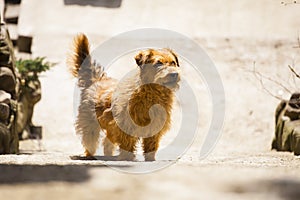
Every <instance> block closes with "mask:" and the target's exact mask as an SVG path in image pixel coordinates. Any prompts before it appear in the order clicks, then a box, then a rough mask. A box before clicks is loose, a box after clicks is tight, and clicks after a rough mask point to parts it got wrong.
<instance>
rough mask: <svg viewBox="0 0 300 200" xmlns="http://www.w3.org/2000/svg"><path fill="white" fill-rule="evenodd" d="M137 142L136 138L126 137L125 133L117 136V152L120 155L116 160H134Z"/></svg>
mask: <svg viewBox="0 0 300 200" xmlns="http://www.w3.org/2000/svg"><path fill="white" fill-rule="evenodd" d="M137 141H138V138H137V137H134V136H131V135H127V134H126V133H121V134H119V137H118V143H119V147H120V149H119V151H120V154H119V156H118V160H128V161H133V160H135V155H134V153H135V150H136V143H137Z"/></svg>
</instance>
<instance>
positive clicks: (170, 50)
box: [168, 49, 179, 67]
mask: <svg viewBox="0 0 300 200" xmlns="http://www.w3.org/2000/svg"><path fill="white" fill-rule="evenodd" d="M168 51H169V52H170V53H171V54H172V55H173V56H174V58H175V61H176V65H177V67H179V62H178V56H177V54H176V53H175V52H174V51H173V50H172V49H168Z"/></svg>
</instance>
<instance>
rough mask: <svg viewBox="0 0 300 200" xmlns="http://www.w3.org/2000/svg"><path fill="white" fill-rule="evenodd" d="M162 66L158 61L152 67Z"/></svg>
mask: <svg viewBox="0 0 300 200" xmlns="http://www.w3.org/2000/svg"><path fill="white" fill-rule="evenodd" d="M162 65H163V63H162V62H160V61H157V62H156V63H155V65H154V67H160V66H162Z"/></svg>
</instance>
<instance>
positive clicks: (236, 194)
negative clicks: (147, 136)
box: [0, 1, 300, 200]
mask: <svg viewBox="0 0 300 200" xmlns="http://www.w3.org/2000/svg"><path fill="white" fill-rule="evenodd" d="M53 2H57V1H53ZM126 2H127V1H123V2H122V6H121V8H120V9H121V11H120V12H121V14H122V15H125V14H126V12H128V13H130V12H129V11H128V10H127V11H126V9H129V10H130V9H133V8H136V7H142V8H143V9H144V13H145V12H146V11H147V8H148V9H149V8H151V6H153V4H154V3H153V4H151V3H147V6H145V7H143V3H140V4H141V5H138V3H132V4H131V3H128V2H127V3H126ZM129 2H130V1H129ZM154 2H156V1H154ZM196 2H198V1H191V3H188V4H187V5H184V6H183V7H184V9H187V10H188V8H189V9H191V13H194V15H195V16H199V15H200V17H202V15H203V14H199V15H197V14H195V13H196V11H195V10H197V9H192V8H193V3H195V7H197V6H198V7H199V9H200V10H201V11H202V10H206V8H207V9H208V8H209V9H208V10H207V13H209V10H214V9H213V8H216V7H218V6H215V7H214V6H213V5H212V3H208V2H209V1H203V3H202V4H201V3H196ZM199 2H200V1H199ZM201 2H202V1H201ZM204 2H206V3H204ZM228 2H229V3H228V5H226V6H224V9H223V10H222V9H221V7H220V10H221V11H220V13H221V14H220V13H219V14H218V15H217V19H219V21H220V22H224V23H227V25H226V26H225V25H224V27H223V26H221V27H220V29H221V31H220V33H219V32H218V31H216V30H217V29H216V28H215V27H216V26H217V24H218V23H215V24H209V25H207V24H205V23H203V22H202V21H200V22H197V23H199V24H200V25H201V24H202V25H204V26H205V25H206V30H205V31H203V32H204V33H203V34H195V33H194V31H197V32H198V33H199V32H201V30H199V29H200V28H195V27H194V28H190V27H189V28H187V29H189V30H187V29H185V27H186V24H184V25H182V26H181V27H179V25H178V26H175V25H174V27H173V29H175V30H177V31H180V30H182V32H184V33H185V34H187V35H188V36H190V37H191V38H192V39H194V40H195V41H196V42H197V43H198V44H199V45H201V46H202V48H203V49H204V50H205V51H206V52H207V54H208V56H209V57H210V58H211V59H212V60H213V61H214V63H215V66H216V67H217V69H218V71H219V74H220V76H221V79H222V81H223V86H224V89H225V97H226V99H225V105H226V116H225V121H224V126H223V130H222V134H221V137H220V138H219V140H218V142H217V145H216V147H215V148H214V150H213V151H212V152H211V153H210V154H209V155H208V156H207V157H206V158H205V159H199V154H200V149H201V145H202V143H203V138H204V137H205V134H206V133H207V130H208V127H209V123H210V119H211V103H210V97H209V92H208V88H207V87H206V86H205V83H204V82H205V81H204V80H199V79H197V78H195V77H193V76H192V73H191V72H192V71H191V70H190V69H191V68H190V67H189V65H188V63H185V62H183V65H182V68H185V69H184V70H183V72H184V74H183V75H184V77H185V78H186V79H187V80H189V81H190V82H191V83H194V85H195V87H194V88H195V91H196V92H197V94H198V95H197V97H198V103H199V105H200V109H201V112H200V113H201V114H200V116H201V117H200V120H199V133H198V135H197V136H196V138H195V139H194V141H193V143H192V145H191V146H190V148H189V149H188V150H187V152H186V153H185V154H184V155H183V156H182V157H181V158H180V159H179V160H177V161H176V162H175V164H173V165H171V166H169V167H166V168H164V169H161V170H158V171H156V172H152V173H145V174H129V173H124V172H120V171H118V170H115V169H112V168H110V167H107V165H112V166H115V167H117V168H119V169H124V170H125V171H126V170H127V169H131V168H134V167H136V165H137V163H138V164H141V165H143V163H142V162H140V161H139V162H117V161H111V160H108V161H107V160H105V159H99V160H80V159H76V156H79V155H81V154H82V152H83V149H82V147H81V144H80V140H79V138H78V137H77V136H76V135H75V131H74V128H73V122H74V111H73V106H74V103H73V100H74V98H73V97H74V85H75V80H74V79H72V78H71V76H70V75H69V73H68V71H67V69H66V64H65V59H66V52H67V51H68V45H69V44H70V41H71V39H72V36H73V35H74V33H76V32H78V31H76V29H75V25H76V24H75V25H74V26H72V25H73V22H70V23H71V28H70V30H71V31H69V32H68V31H67V30H66V29H62V28H59V25H57V24H56V25H57V26H55V25H53V27H54V28H53V29H51V28H49V27H48V28H45V29H44V30H43V29H42V28H41V29H40V30H39V31H33V33H34V34H35V35H34V36H35V38H34V41H33V56H40V55H43V56H48V58H49V59H50V60H51V61H53V62H56V63H57V64H56V65H55V66H54V67H53V68H52V69H51V70H50V71H48V72H46V73H44V74H42V75H41V82H42V95H43V97H42V100H41V101H40V102H39V103H38V104H37V106H36V110H35V115H34V123H35V124H37V125H42V126H43V139H42V140H41V141H40V142H38V141H23V142H21V144H20V148H21V153H20V155H1V156H0V171H1V172H0V194H1V199H32V200H35V199H37V200H39V199H230V200H232V199H249V200H250V199H251V200H253V199H274V200H277V199H278V200H279V199H285V200H297V199H300V190H299V188H300V171H299V170H300V160H299V159H300V158H299V157H297V156H294V155H293V154H292V153H289V152H276V151H271V141H272V138H273V134H274V112H275V108H276V106H277V104H278V103H279V100H277V99H275V98H273V97H271V96H270V95H269V94H267V93H266V92H265V91H264V90H263V89H262V86H261V84H260V83H259V81H258V80H257V79H256V78H255V76H254V74H253V72H252V71H253V67H254V66H255V67H256V70H257V71H259V72H261V73H262V74H264V75H265V76H268V77H275V79H276V80H278V81H279V82H281V83H283V84H284V85H286V86H287V87H288V88H289V89H290V90H291V91H297V90H299V87H297V85H298V83H299V81H297V80H295V78H294V77H293V76H292V75H291V73H290V71H289V69H288V67H287V66H288V65H294V66H295V67H296V69H297V66H298V69H299V71H300V66H299V59H300V48H294V47H295V46H297V45H298V44H297V37H296V35H297V30H298V29H297V27H295V26H297V25H299V23H300V21H299V18H297V17H295V18H293V16H297V15H298V14H296V12H295V10H296V9H298V10H299V9H300V7H299V5H295V6H294V7H289V8H286V7H280V6H282V5H280V2H276V3H277V4H278V5H277V4H276V6H273V5H269V3H270V2H272V1H264V3H263V4H262V7H260V6H259V3H258V2H259V1H251V2H253V4H255V5H256V6H254V5H252V7H249V8H250V10H255V9H256V11H257V12H255V13H251V12H250V13H248V12H246V10H247V9H246V8H247V6H248V5H251V3H250V1H245V3H237V4H236V7H234V5H235V4H234V3H235V1H228ZM246 2H247V3H246ZM216 3H218V2H216ZM219 3H220V2H219ZM53 4H54V5H53V6H54V7H55V6H58V4H56V3H53ZM128 4H129V5H131V6H128ZM150 4H151V5H150ZM132 5H135V6H132ZM171 5H172V6H174V5H173V4H172V3H171ZM267 5H269V7H268V6H267ZM27 6H28V5H27ZM70 6H71V7H74V10H78V9H79V7H78V6H76V5H70ZM167 6H170V5H169V4H168V3H165V4H162V5H161V7H159V6H157V7H159V8H160V9H158V8H157V9H158V10H159V11H157V12H159V13H158V14H161V12H162V11H161V9H163V8H166V7H167ZM291 6H292V5H291ZM297 6H298V7H297ZM44 7H46V5H45V4H44V3H43V4H42V5H41V7H40V8H41V9H42V8H44ZM186 7H187V8H186ZM80 8H81V9H86V10H88V9H90V10H91V13H92V14H90V16H89V17H87V18H85V17H83V18H84V19H90V17H92V16H97V13H94V12H96V11H95V9H96V8H94V7H80ZM229 8H230V9H231V10H230V9H229ZM240 8H243V9H241V11H240V12H238V11H237V10H238V9H240ZM271 8H272V9H271ZM99 9H103V10H104V11H103V12H104V14H105V15H112V16H113V18H112V19H113V21H114V22H116V21H117V19H118V17H117V16H116V15H117V14H116V13H117V12H118V11H117V9H118V8H114V9H115V10H113V11H112V12H113V13H109V11H106V10H105V9H107V8H99ZM228 9H229V10H230V11H232V13H233V14H231V15H230V17H228V16H227V15H228V13H229V14H230V13H231V12H229V11H228V13H227V15H226V12H225V11H224V10H228ZM268 9H271V10H268ZM281 9H290V10H289V12H287V11H286V10H285V11H283V10H281ZM214 11H215V12H217V11H216V10H214ZM277 11H278V12H277ZM24 12H25V11H24ZM39 12H42V11H41V10H40V11H39ZM59 12H63V11H59ZM68 12H72V11H71V10H66V13H68ZM106 12H107V13H106ZM223 12H224V13H223ZM243 12H244V14H243ZM222 13H223V15H222ZM276 13H279V14H278V16H276ZM48 14H49V13H48ZM104 14H103V13H102V14H101V13H100V14H99V13H98V15H100V16H101V15H104ZM181 14H182V13H181ZM53 15H55V11H53ZM61 15H63V14H61ZM66 15H67V14H66ZM81 15H82V13H81ZM132 15H133V16H134V14H132ZM191 15H192V14H190V13H189V14H187V17H186V18H189V17H190V16H191ZM257 15H258V16H264V17H265V18H263V19H264V20H265V22H267V24H265V26H264V25H263V24H264V23H261V22H259V23H254V22H255V20H258V19H257ZM49 16H50V14H49ZM74 16H76V15H74ZM147 16H148V15H147V14H144V15H143V18H142V20H144V21H146V22H147V21H149V17H147ZM178 16H179V14H178ZM232 16H243V17H244V18H243V19H245V20H246V21H245V24H242V25H238V24H236V22H238V21H232V20H230V19H231V18H232ZM251 16H253V19H254V22H253V21H251ZM271 16H273V17H274V19H272V18H271ZM281 17H283V19H282V18H281ZM47 19H48V20H49V17H48V18H47V17H45V20H47ZM212 19H214V16H213V15H212V14H210V15H209V17H208V21H211V20H212ZM122 20H123V21H124V20H126V19H122ZM122 20H121V19H120V21H122ZM181 20H183V19H181ZM198 20H199V19H198ZM268 20H269V21H268ZM290 20H294V21H290ZM50 21H51V20H50ZM53 21H54V20H53ZM35 22H39V23H40V21H38V19H36V20H35ZM54 22H55V23H57V21H54ZM54 22H53V23H54ZM276 22H277V23H278V24H279V25H282V26H284V24H285V22H286V26H287V27H286V30H281V29H285V27H281V28H279V27H277V26H276ZM33 23H34V22H33ZM101 23H103V22H101ZM116 23H120V24H121V22H116ZM141 23H142V22H141ZM157 23H159V22H157ZM195 23H196V22H195ZM197 23H196V24H197ZM231 23H232V24H231ZM252 23H253V24H255V26H258V27H259V26H261V28H262V30H258V31H257V32H255V28H257V27H255V28H253V29H251V27H254V25H253V26H252ZM260 23H261V24H260ZM61 24H64V22H62V23H61ZM166 24H168V23H166ZM191 24H192V25H194V24H193V22H191ZM230 24H231V25H230ZM152 25H153V24H152ZM213 25H215V26H213ZM153 26H154V25H153ZM158 26H159V27H164V24H163V22H161V24H159V25H158ZM83 27H84V28H83V29H85V31H86V32H87V34H88V35H89V36H90V39H91V41H92V43H93V45H94V46H96V45H97V44H99V43H100V42H102V41H103V40H105V39H107V38H109V37H110V36H111V35H115V34H116V33H118V31H115V32H114V28H115V27H116V25H114V26H113V27H114V28H111V29H109V28H108V29H109V30H106V31H105V34H100V33H99V34H98V35H97V31H96V30H95V29H92V28H91V27H88V25H85V26H83ZM130 27H131V26H129V28H130ZM137 27H139V26H137ZM150 27H151V26H150ZM209 27H213V28H211V29H209ZM226 27H227V29H226ZM228 27H230V28H228ZM239 27H240V28H241V32H240V33H239V34H237V35H238V36H236V35H234V34H232V32H235V33H236V32H238V29H239ZM299 27H300V26H298V28H299ZM133 28H136V27H133ZM165 28H172V26H171V27H170V26H165ZM58 29H59V30H60V31H58ZM78 29H80V28H78ZM248 29H249V30H252V31H253V32H255V34H254V35H251V34H249V33H248ZM46 30H48V32H47V31H46ZM89 30H90V31H89ZM277 30H279V31H277ZM51 31H53V32H51ZM79 31H80V30H79ZM276 31H277V32H276ZM286 32H287V33H288V34H286ZM210 33H211V35H210ZM51 34H53V38H55V40H54V39H53V38H52V39H53V40H52V39H51V40H49V38H51V36H52V35H51ZM58 35H60V36H59V37H58ZM201 35H202V36H201ZM266 35H267V36H266ZM293 35H294V36H295V37H293ZM191 51H193V49H191ZM128 63H129V64H128ZM119 65H122V66H123V65H125V66H128V67H129V69H130V67H133V66H134V60H133V59H132V55H128V56H127V57H126V56H125V57H124V58H122V59H120V61H117V62H116V63H115V66H119ZM113 69H114V70H111V71H110V72H109V75H111V76H114V77H119V76H120V71H119V70H118V69H116V67H115V68H113ZM264 85H265V87H266V88H268V89H269V90H270V91H271V92H272V93H273V94H276V95H282V97H283V98H287V97H288V95H289V94H288V93H287V92H286V91H284V90H283V89H282V88H281V87H280V86H279V85H278V84H274V83H272V81H271V82H270V81H267V80H266V79H264ZM183 105H184V104H183ZM179 108H180V106H178V105H177V106H176V110H179ZM175 117H176V116H175ZM174 126H175V128H173V129H172V130H171V131H170V133H169V134H168V135H167V136H166V138H165V139H164V140H163V141H162V142H163V143H162V148H164V147H167V145H168V144H169V142H170V141H172V139H173V138H174V137H175V136H176V127H177V128H178V126H176V121H175V125H174ZM98 155H99V157H101V155H102V151H101V148H100V149H99V151H98ZM101 158H102V157H101ZM164 162H167V161H166V160H164V159H158V161H155V162H153V163H148V165H159V164H161V163H164ZM146 164H147V163H146Z"/></svg>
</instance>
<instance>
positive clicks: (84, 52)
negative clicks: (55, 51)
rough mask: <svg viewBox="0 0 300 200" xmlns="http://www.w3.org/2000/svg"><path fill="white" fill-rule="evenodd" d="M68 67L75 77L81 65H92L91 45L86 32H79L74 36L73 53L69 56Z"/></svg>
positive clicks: (86, 66) (87, 66)
mask: <svg viewBox="0 0 300 200" xmlns="http://www.w3.org/2000/svg"><path fill="white" fill-rule="evenodd" d="M67 63H68V67H69V70H70V72H71V74H72V75H73V76H74V77H78V74H79V70H80V68H81V67H85V68H89V67H90V66H91V64H92V63H91V58H90V45H89V40H88V38H87V37H86V35H85V34H82V33H81V34H78V35H77V36H75V38H74V42H73V49H72V53H71V54H70V55H69V56H68V60H67Z"/></svg>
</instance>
